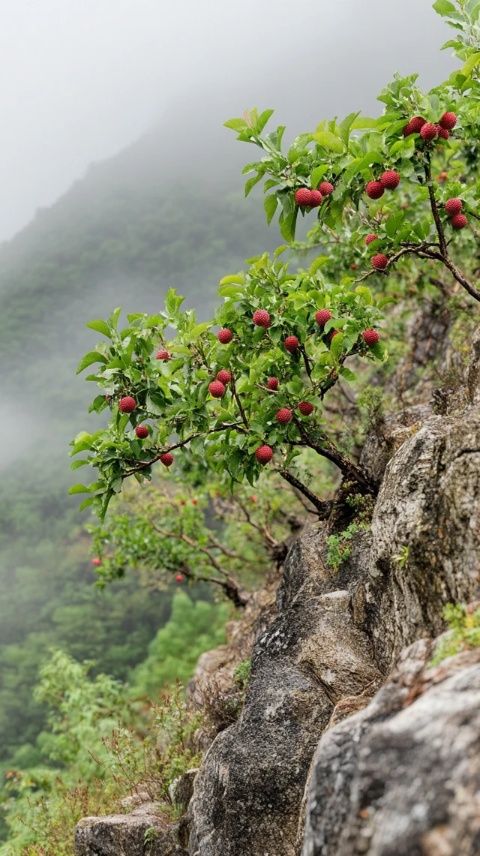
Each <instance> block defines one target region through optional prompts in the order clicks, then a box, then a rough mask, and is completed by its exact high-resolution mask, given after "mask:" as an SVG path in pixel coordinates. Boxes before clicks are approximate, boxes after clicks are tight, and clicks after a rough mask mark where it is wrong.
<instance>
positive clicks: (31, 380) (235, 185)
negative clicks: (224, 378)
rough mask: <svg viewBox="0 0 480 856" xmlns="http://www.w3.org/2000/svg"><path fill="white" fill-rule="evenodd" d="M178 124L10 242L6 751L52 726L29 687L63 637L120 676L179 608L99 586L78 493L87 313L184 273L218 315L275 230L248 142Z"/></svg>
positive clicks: (2, 274) (1, 530)
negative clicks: (227, 291) (223, 286)
mask: <svg viewBox="0 0 480 856" xmlns="http://www.w3.org/2000/svg"><path fill="white" fill-rule="evenodd" d="M198 133H200V132H198ZM180 136H181V140H182V142H181V146H180V147H177V146H176V145H175V141H174V140H172V139H171V132H170V135H168V134H167V132H166V131H165V129H163V128H158V129H155V130H154V131H153V132H152V133H150V134H149V135H147V136H146V137H145V138H144V139H143V140H141V141H139V142H138V143H137V144H136V145H135V146H132V147H130V148H129V149H128V150H125V151H124V152H121V153H120V154H119V155H118V156H117V157H115V158H112V159H111V160H110V161H106V162H104V163H101V164H99V165H96V166H94V167H92V168H90V169H89V171H88V173H87V175H86V176H85V178H84V179H83V180H81V181H78V182H77V183H76V184H75V185H74V186H73V187H72V188H71V189H70V190H69V191H68V193H66V194H65V195H64V196H63V198H62V199H60V200H59V201H58V202H57V203H56V204H55V205H54V206H52V207H51V208H50V209H48V210H42V211H40V212H39V213H38V215H37V217H36V218H35V220H34V221H33V222H32V223H31V224H30V225H29V226H28V227H27V228H26V229H24V230H23V231H22V233H21V234H19V235H18V236H17V237H16V238H15V239H14V240H13V241H11V242H9V243H8V244H4V245H3V246H2V247H0V360H1V365H2V396H1V397H0V471H1V473H2V478H1V480H0V508H1V510H0V587H1V590H2V592H3V598H2V605H1V608H0V744H1V745H3V746H4V751H3V758H5V752H6V753H7V755H8V756H9V757H11V756H12V753H13V752H14V750H15V747H16V746H20V745H22V744H23V743H25V742H26V741H32V740H33V739H34V737H35V734H36V732H37V731H38V728H39V727H40V726H41V723H42V715H43V714H42V711H41V710H39V709H38V706H35V705H33V704H30V705H29V695H30V691H31V687H32V686H33V684H34V683H35V682H36V679H37V670H38V664H39V663H40V662H41V661H42V659H43V658H44V656H45V655H46V654H47V651H48V649H49V648H51V647H52V646H53V647H63V648H65V649H66V650H68V651H70V652H71V653H73V654H74V655H75V654H76V655H81V656H90V655H91V656H93V657H94V658H95V659H96V661H97V664H98V668H99V669H104V670H107V671H108V670H110V671H113V672H114V674H116V675H119V676H122V675H124V674H125V673H126V671H127V670H128V668H129V667H131V666H132V665H134V664H135V663H136V662H138V661H139V660H141V659H142V656H143V655H144V653H145V652H146V647H147V645H148V642H149V641H150V638H151V636H153V635H154V633H155V632H156V630H157V628H158V626H160V625H161V624H162V623H163V622H164V621H165V620H166V617H168V615H167V614H166V613H167V612H168V602H169V595H167V594H166V595H163V596H160V597H161V598H162V597H163V601H161V603H160V605H159V606H157V607H154V602H152V600H151V597H150V595H149V594H148V593H147V592H141V591H140V592H137V593H134V589H133V590H132V588H131V587H130V584H129V583H128V581H127V582H126V584H121V583H119V584H118V585H117V586H115V587H113V589H111V590H110V592H109V593H108V597H107V598H106V599H105V597H103V598H102V596H101V595H96V594H95V592H93V591H92V589H91V586H92V575H91V574H90V573H89V572H88V561H89V560H88V545H87V542H86V541H85V540H84V539H81V538H79V524H80V523H81V521H82V518H81V517H80V516H77V513H76V506H77V502H76V500H75V499H74V498H71V499H70V500H69V499H68V498H67V496H66V491H67V487H68V483H69V481H70V478H71V476H70V471H69V462H68V457H67V454H68V440H69V438H70V437H71V436H72V435H73V434H74V433H76V432H77V431H78V430H80V429H81V428H88V427H90V426H92V417H90V421H89V416H88V414H87V413H86V406H85V405H86V402H87V400H88V398H89V396H90V394H91V390H90V389H89V386H88V384H86V383H85V382H84V381H83V379H80V378H75V366H76V364H77V362H78V360H79V357H80V355H81V353H82V351H83V350H85V348H87V347H88V345H89V344H91V343H93V342H94V341H95V339H96V334H93V333H91V331H86V330H85V327H84V325H85V322H86V321H88V320H89V319H91V318H94V317H99V316H102V315H104V314H105V313H107V312H109V311H110V310H111V309H112V308H113V307H114V306H118V305H123V306H124V307H125V308H126V309H127V310H130V311H131V310H140V311H142V310H154V309H159V308H160V307H161V305H162V303H163V296H164V293H165V291H166V290H167V288H168V287H170V286H171V285H173V286H175V287H177V288H178V290H179V291H181V292H182V293H183V294H184V295H186V296H187V298H188V302H189V304H190V305H191V306H197V307H198V308H199V310H200V312H201V314H203V315H205V314H206V313H207V312H208V311H210V309H211V307H212V304H213V302H214V300H215V291H216V283H217V280H218V278H219V277H220V276H221V275H222V274H224V273H225V272H231V271H232V270H237V269H238V268H239V267H240V266H241V265H242V264H243V260H244V258H245V257H247V256H251V255H253V254H255V253H257V252H259V251H260V250H262V249H264V248H265V246H268V243H269V235H268V233H267V231H266V227H265V225H264V223H263V218H262V213H261V206H258V204H248V203H246V202H245V201H244V199H243V192H242V177H241V175H240V168H239V167H240V162H241V158H240V157H239V155H238V154H237V148H238V149H240V147H238V146H237V147H236V146H235V144H234V142H233V141H232V147H231V149H232V153H233V152H235V155H234V157H236V162H234V163H233V164H232V165H230V166H228V167H227V166H224V161H222V160H221V159H220V151H219V149H218V146H217V145H216V144H215V143H214V142H212V141H211V140H209V139H207V138H206V137H205V136H203V137H201V138H200V139H198V134H197V139H196V141H195V145H194V146H193V145H192V144H191V143H189V142H188V140H187V139H186V138H185V135H180ZM190 149H191V150H190ZM194 152H195V154H194ZM241 155H242V156H244V155H245V152H243V151H241ZM223 158H225V154H223ZM198 176H201V177H200V178H199V177H198ZM259 208H260V210H259ZM270 245H271V246H272V247H273V233H272V235H271V236H270ZM72 544H73V546H72ZM127 593H128V596H126V594H127ZM99 597H100V598H101V600H100V601H99V600H98V598H99ZM165 598H166V599H167V600H166V603H167V609H165ZM102 604H103V605H102ZM102 615H104V616H105V617H104V618H102ZM155 616H157V621H155ZM85 628H86V633H85ZM115 628H118V630H116V629H115ZM90 642H91V654H89V643H90ZM22 757H23V756H22ZM17 761H18V758H17Z"/></svg>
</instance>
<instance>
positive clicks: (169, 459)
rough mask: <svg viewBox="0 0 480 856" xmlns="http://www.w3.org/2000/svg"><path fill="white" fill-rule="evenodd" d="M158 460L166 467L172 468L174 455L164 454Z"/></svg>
mask: <svg viewBox="0 0 480 856" xmlns="http://www.w3.org/2000/svg"><path fill="white" fill-rule="evenodd" d="M158 460H159V461H160V463H161V464H163V466H164V467H171V466H172V464H173V455H172V454H171V452H164V453H163V455H160V457H159V459H158Z"/></svg>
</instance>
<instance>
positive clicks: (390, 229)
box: [385, 211, 405, 238]
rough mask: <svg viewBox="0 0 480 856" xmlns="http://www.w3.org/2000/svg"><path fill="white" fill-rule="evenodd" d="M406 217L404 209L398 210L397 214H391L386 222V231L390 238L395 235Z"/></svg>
mask: <svg viewBox="0 0 480 856" xmlns="http://www.w3.org/2000/svg"><path fill="white" fill-rule="evenodd" d="M404 219H405V212H404V211H396V212H395V214H390V217H389V218H388V220H387V222H386V223H385V231H386V233H387V235H388V237H389V238H393V237H395V235H396V233H397V230H398V228H399V226H400V225H401V224H402V223H403V220H404Z"/></svg>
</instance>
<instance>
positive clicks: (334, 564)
mask: <svg viewBox="0 0 480 856" xmlns="http://www.w3.org/2000/svg"><path fill="white" fill-rule="evenodd" d="M367 528H368V526H367V524H365V523H356V522H355V521H354V522H353V523H349V524H348V526H347V527H346V528H345V529H344V530H343V531H342V532H339V533H337V534H335V535H329V536H328V538H327V564H328V565H329V566H330V568H332V570H333V571H338V570H339V569H340V567H341V565H342V564H343V562H345V561H346V560H347V559H348V558H349V557H350V555H351V552H352V541H353V540H354V538H355V535H358V533H359V532H362V531H364V530H365V529H367Z"/></svg>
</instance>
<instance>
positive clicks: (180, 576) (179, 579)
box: [175, 574, 185, 585]
mask: <svg viewBox="0 0 480 856" xmlns="http://www.w3.org/2000/svg"><path fill="white" fill-rule="evenodd" d="M175 582H176V583H178V584H179V585H180V584H181V583H183V582H185V577H184V575H183V574H175Z"/></svg>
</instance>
